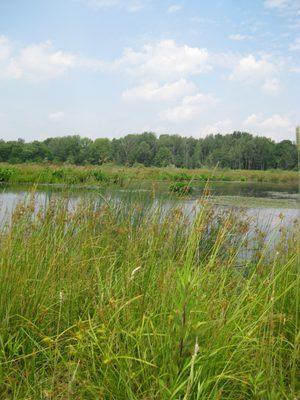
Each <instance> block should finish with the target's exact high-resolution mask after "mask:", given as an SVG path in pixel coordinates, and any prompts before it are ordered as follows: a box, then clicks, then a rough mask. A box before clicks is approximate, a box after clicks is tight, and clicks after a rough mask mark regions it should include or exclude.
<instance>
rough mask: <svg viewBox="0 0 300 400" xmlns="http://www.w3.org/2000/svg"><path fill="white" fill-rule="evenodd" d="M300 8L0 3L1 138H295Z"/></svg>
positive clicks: (145, 0) (279, 1) (242, 0)
mask: <svg viewBox="0 0 300 400" xmlns="http://www.w3.org/2000/svg"><path fill="white" fill-rule="evenodd" d="M299 93H300V0H251V1H250V0H239V1H238V0H223V1H218V0H215V1H207V0H176V1H175V0H170V1H169V0H51V1H50V0H26V1H24V0H0V138H1V139H4V140H15V139H18V138H23V139H25V140H26V141H32V140H43V139H46V138H47V137H55V136H64V135H71V134H78V135H81V136H84V137H90V138H92V139H95V138H98V137H110V138H112V137H120V136H124V135H126V134H128V133H141V132H144V131H151V132H156V133H157V134H165V133H167V134H180V135H183V136H194V137H196V138H199V137H204V136H206V135H207V134H210V133H214V134H215V133H223V134H225V133H231V132H233V131H238V130H239V131H247V132H250V133H252V134H254V135H263V136H267V137H270V138H272V139H273V140H275V141H279V140H283V139H290V140H294V139H295V127H296V125H299V124H300V107H299Z"/></svg>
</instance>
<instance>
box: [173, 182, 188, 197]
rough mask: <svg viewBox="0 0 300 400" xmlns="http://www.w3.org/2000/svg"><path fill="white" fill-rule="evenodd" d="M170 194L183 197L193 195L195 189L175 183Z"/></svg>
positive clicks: (182, 183)
mask: <svg viewBox="0 0 300 400" xmlns="http://www.w3.org/2000/svg"><path fill="white" fill-rule="evenodd" d="M169 190H170V192H173V193H178V194H182V195H187V194H191V193H192V191H193V189H192V187H191V186H188V185H186V184H185V183H184V182H175V183H172V184H171V185H170V186H169Z"/></svg>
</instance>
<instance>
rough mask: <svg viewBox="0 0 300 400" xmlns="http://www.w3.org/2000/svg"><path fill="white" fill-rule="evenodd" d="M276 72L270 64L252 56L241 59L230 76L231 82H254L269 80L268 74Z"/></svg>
mask: <svg viewBox="0 0 300 400" xmlns="http://www.w3.org/2000/svg"><path fill="white" fill-rule="evenodd" d="M275 71H276V68H275V65H274V64H272V63H271V62H269V61H267V60H265V59H260V60H257V59H256V58H255V56H254V55H253V54H249V55H248V56H246V57H243V58H241V59H240V61H239V62H238V64H237V66H236V67H235V68H234V70H233V71H232V73H231V75H230V79H231V80H233V81H241V82H254V81H258V80H262V79H266V78H269V76H270V74H273V73H274V72H275Z"/></svg>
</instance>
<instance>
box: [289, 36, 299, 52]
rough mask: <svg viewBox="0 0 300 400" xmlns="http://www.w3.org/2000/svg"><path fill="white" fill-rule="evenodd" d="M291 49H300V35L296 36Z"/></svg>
mask: <svg viewBox="0 0 300 400" xmlns="http://www.w3.org/2000/svg"><path fill="white" fill-rule="evenodd" d="M289 49H290V50H291V51H300V37H298V38H296V39H295V41H294V42H293V43H291V44H290V46H289Z"/></svg>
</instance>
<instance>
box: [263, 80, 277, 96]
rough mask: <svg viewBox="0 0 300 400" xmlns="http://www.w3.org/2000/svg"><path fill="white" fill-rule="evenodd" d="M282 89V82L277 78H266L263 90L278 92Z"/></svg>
mask: <svg viewBox="0 0 300 400" xmlns="http://www.w3.org/2000/svg"><path fill="white" fill-rule="evenodd" d="M279 90H280V82H279V80H278V79H277V78H269V79H266V80H265V82H264V84H263V86H262V91H263V92H265V93H270V94H272V93H276V92H278V91H279Z"/></svg>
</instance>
